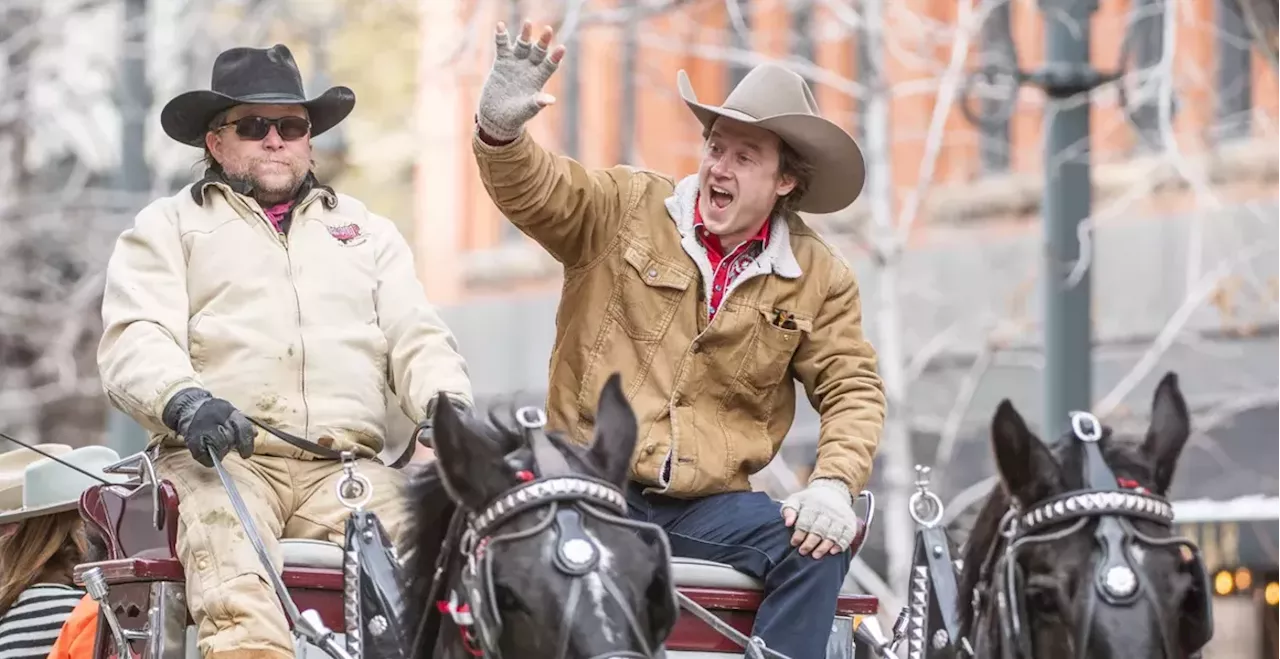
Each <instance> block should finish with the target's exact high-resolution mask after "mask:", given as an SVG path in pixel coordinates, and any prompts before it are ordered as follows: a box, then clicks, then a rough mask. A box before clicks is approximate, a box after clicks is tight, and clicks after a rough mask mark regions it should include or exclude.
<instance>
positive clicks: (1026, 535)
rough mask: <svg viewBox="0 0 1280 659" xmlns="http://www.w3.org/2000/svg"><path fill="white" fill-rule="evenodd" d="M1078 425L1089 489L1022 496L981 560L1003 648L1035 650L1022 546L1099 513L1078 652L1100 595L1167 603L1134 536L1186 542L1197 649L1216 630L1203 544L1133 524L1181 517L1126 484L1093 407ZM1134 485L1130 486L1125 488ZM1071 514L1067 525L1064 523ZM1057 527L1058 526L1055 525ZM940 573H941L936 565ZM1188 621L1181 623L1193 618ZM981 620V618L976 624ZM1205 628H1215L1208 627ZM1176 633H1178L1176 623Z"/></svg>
mask: <svg viewBox="0 0 1280 659" xmlns="http://www.w3.org/2000/svg"><path fill="white" fill-rule="evenodd" d="M1071 426H1072V431H1073V434H1074V436H1075V439H1077V440H1079V441H1080V442H1081V444H1082V446H1083V449H1084V455H1085V464H1084V471H1085V474H1084V476H1085V483H1086V487H1087V488H1088V489H1086V490H1080V491H1074V492H1067V493H1065V494H1062V495H1059V496H1056V497H1054V498H1051V499H1049V500H1047V501H1043V502H1041V503H1039V504H1037V505H1036V506H1035V507H1034V508H1032V509H1030V510H1027V511H1022V510H1019V509H1018V508H1017V506H1016V503H1015V504H1014V505H1013V507H1011V508H1010V510H1009V511H1008V512H1007V513H1006V515H1005V517H1004V520H1003V522H1002V529H1001V534H1002V535H1003V536H1004V538H1005V541H1006V542H1007V543H1008V544H1007V546H1006V547H1005V548H1004V550H1003V552H997V550H996V548H997V546H998V545H999V544H1000V543H998V542H997V543H995V544H993V546H992V551H991V553H990V554H989V555H988V557H987V560H986V562H985V564H984V565H983V566H982V572H981V576H980V580H979V581H980V583H987V584H989V586H990V587H991V589H992V590H993V591H994V592H995V597H996V611H997V615H998V616H999V623H1000V624H999V629H1000V637H1001V643H1000V646H1001V649H1002V652H1001V654H1002V656H1003V657H1004V658H1005V659H1031V657H1032V656H1033V652H1032V647H1031V640H1030V636H1029V632H1030V629H1028V627H1027V625H1026V620H1025V619H1026V615H1027V611H1026V607H1025V603H1024V602H1023V600H1022V597H1021V595H1022V580H1023V575H1022V571H1021V567H1020V565H1019V562H1018V557H1019V552H1020V550H1021V549H1022V548H1023V547H1026V546H1028V545H1032V544H1042V543H1051V542H1054V541H1057V540H1061V539H1063V538H1066V537H1067V536H1070V535H1071V534H1073V533H1076V532H1078V531H1080V530H1081V529H1083V528H1084V527H1085V525H1086V524H1088V522H1089V520H1091V519H1096V520H1097V522H1098V523H1097V526H1096V528H1095V530H1094V534H1093V535H1094V538H1095V540H1096V542H1097V545H1098V547H1099V549H1100V550H1101V554H1100V556H1099V558H1098V559H1097V570H1096V571H1095V573H1096V574H1097V575H1098V576H1097V579H1096V580H1095V582H1094V583H1093V588H1092V589H1090V593H1089V595H1088V599H1087V600H1086V604H1085V607H1086V610H1085V612H1084V613H1085V615H1084V616H1082V617H1081V624H1080V625H1079V626H1078V627H1077V630H1076V633H1077V636H1076V639H1075V650H1076V656H1078V657H1085V656H1087V655H1088V644H1089V636H1090V632H1091V622H1092V619H1093V611H1094V609H1095V608H1096V606H1097V604H1098V602H1099V601H1101V602H1102V603H1104V604H1106V605H1108V606H1112V607H1130V606H1134V605H1136V604H1138V603H1139V602H1141V601H1144V600H1145V601H1146V602H1147V603H1148V605H1150V606H1152V607H1155V608H1156V609H1157V610H1159V609H1160V608H1161V607H1162V606H1164V604H1163V603H1162V602H1160V601H1159V600H1158V598H1157V597H1156V595H1155V593H1154V592H1153V591H1152V590H1151V588H1150V587H1149V586H1148V587H1146V588H1144V587H1143V584H1142V583H1141V581H1140V578H1139V575H1140V572H1139V571H1138V570H1135V569H1134V565H1133V558H1132V553H1131V551H1130V548H1131V547H1132V546H1133V545H1134V543H1135V542H1141V543H1142V544H1145V545H1149V546H1157V547H1175V548H1181V549H1182V552H1183V559H1184V561H1185V562H1186V563H1187V564H1188V565H1189V567H1190V569H1191V572H1192V576H1193V578H1194V580H1195V583H1193V587H1194V588H1195V590H1196V592H1194V593H1192V595H1191V597H1192V599H1191V600H1190V601H1189V602H1187V603H1184V608H1186V609H1189V610H1188V611H1185V613H1186V614H1187V615H1188V616H1190V617H1193V618H1195V620H1193V621H1192V624H1193V625H1194V624H1195V623H1197V622H1199V623H1200V624H1201V625H1202V627H1201V628H1200V631H1199V632H1193V633H1192V634H1191V637H1190V638H1189V639H1187V641H1186V645H1189V646H1191V647H1189V648H1188V650H1190V651H1193V652H1194V651H1195V650H1197V649H1199V648H1200V647H1203V645H1204V644H1205V643H1207V642H1208V635H1211V633H1212V632H1211V630H1212V626H1213V625H1212V608H1211V604H1210V603H1209V599H1208V598H1209V597H1210V595H1209V593H1210V590H1209V583H1208V576H1207V574H1206V572H1205V570H1204V565H1203V562H1202V561H1201V557H1200V551H1199V548H1198V547H1196V545H1195V544H1194V543H1192V542H1191V541H1190V540H1187V539H1185V538H1179V537H1161V538H1156V537H1152V536H1149V535H1147V534H1145V533H1143V532H1141V531H1140V530H1138V529H1137V528H1135V526H1134V525H1133V521H1134V520H1143V521H1146V522H1152V523H1155V524H1158V525H1160V526H1162V527H1164V528H1171V527H1172V525H1173V521H1174V513H1173V507H1172V506H1170V505H1169V503H1168V501H1166V500H1165V499H1164V498H1163V497H1160V496H1157V495H1155V494H1151V493H1148V492H1146V491H1145V490H1142V489H1141V488H1133V487H1132V485H1135V484H1134V483H1132V482H1125V483H1124V484H1122V482H1121V481H1122V479H1118V478H1117V477H1116V475H1115V474H1114V473H1113V472H1112V470H1111V468H1110V467H1109V466H1108V465H1107V463H1106V461H1105V459H1104V457H1103V454H1102V450H1101V448H1100V447H1099V445H1098V442H1099V440H1100V439H1101V438H1102V436H1103V430H1102V425H1101V424H1100V422H1099V421H1098V419H1097V418H1096V417H1094V416H1093V415H1092V414H1089V413H1087V412H1075V413H1073V414H1072V418H1071ZM1125 485H1129V486H1130V488H1125V489H1118V488H1124V487H1125ZM1067 522H1071V524H1070V525H1069V526H1067V527H1064V528H1057V527H1059V526H1060V525H1062V524H1064V523H1067ZM1051 529H1052V530H1051ZM935 575H936V573H935ZM979 604H980V602H979V592H978V591H977V590H975V591H974V603H973V606H974V610H975V614H976V613H977V612H978V611H979V609H980V607H979ZM1186 624H1187V622H1186V621H1183V622H1181V623H1180V627H1181V626H1182V625H1186ZM975 628H976V625H975ZM1205 630H1209V631H1208V633H1207V634H1206V633H1205ZM1173 633H1177V632H1176V630H1175V631H1174V632H1173ZM1161 641H1162V644H1163V650H1164V656H1165V657H1166V658H1167V659H1176V655H1175V654H1174V653H1173V651H1174V644H1173V639H1172V635H1171V632H1170V630H1161Z"/></svg>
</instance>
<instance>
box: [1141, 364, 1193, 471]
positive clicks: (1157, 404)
mask: <svg viewBox="0 0 1280 659" xmlns="http://www.w3.org/2000/svg"><path fill="white" fill-rule="evenodd" d="M1190 435H1191V418H1190V416H1189V415H1188V413H1187V403H1186V401H1185V400H1183V398H1182V392H1181V391H1180V390H1179V389H1178V376H1177V375H1176V374H1175V373H1173V372H1172V371H1170V372H1168V373H1166V374H1165V376H1164V377H1163V378H1161V379H1160V384H1158V385H1156V393H1155V397H1154V399H1153V400H1152V401H1151V425H1150V426H1149V427H1148V428H1147V438H1146V440H1145V441H1144V442H1143V445H1142V449H1143V450H1142V452H1143V453H1144V454H1145V455H1149V456H1151V457H1152V474H1153V482H1152V484H1151V486H1152V488H1153V489H1154V490H1155V492H1156V493H1157V494H1162V495H1163V494H1164V493H1165V491H1167V490H1168V489H1169V484H1170V483H1171V482H1172V481H1173V471H1174V469H1175V468H1176V467H1177V466H1178V457H1179V456H1181V455H1182V449H1183V447H1184V446H1186V444H1187V437H1189V436H1190Z"/></svg>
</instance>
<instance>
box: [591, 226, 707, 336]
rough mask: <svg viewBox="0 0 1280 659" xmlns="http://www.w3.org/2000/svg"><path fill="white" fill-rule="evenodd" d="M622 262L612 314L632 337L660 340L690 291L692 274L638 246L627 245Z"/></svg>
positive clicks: (611, 301)
mask: <svg viewBox="0 0 1280 659" xmlns="http://www.w3.org/2000/svg"><path fill="white" fill-rule="evenodd" d="M623 261H624V263H623V265H622V269H621V272H620V273H619V276H618V278H617V281H616V282H615V285H614V294H613V296H612V299H611V300H610V305H609V313H610V315H611V316H612V317H613V319H614V320H615V321H617V323H618V325H619V327H621V328H622V331H623V332H626V334H627V336H629V337H631V338H632V339H635V340H637V341H658V340H660V339H662V337H663V336H665V335H666V332H667V328H668V327H669V326H670V325H671V320H672V318H673V317H674V316H675V314H676V310H677V309H678V308H679V305H680V301H681V299H683V298H684V296H685V294H686V293H688V291H689V285H690V284H692V283H693V274H692V273H690V272H688V271H686V270H683V269H681V268H679V267H677V266H674V265H671V264H670V263H666V262H664V261H658V260H656V259H654V258H652V257H651V256H650V255H649V254H648V253H646V252H645V251H644V250H642V249H640V248H639V247H637V246H635V245H628V246H627V247H626V251H625V252H624V253H623Z"/></svg>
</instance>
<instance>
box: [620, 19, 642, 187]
mask: <svg viewBox="0 0 1280 659" xmlns="http://www.w3.org/2000/svg"><path fill="white" fill-rule="evenodd" d="M637 13H638V12H636V11H631V12H629V13H628V14H627V22H626V24H625V25H624V27H623V33H622V58H621V62H620V63H619V69H620V70H619V71H618V80H619V81H621V83H622V94H621V96H622V107H621V108H620V112H621V116H620V118H619V121H618V129H619V130H618V155H619V156H620V157H621V158H622V162H624V163H626V164H629V165H634V164H635V163H636V138H635V134H636V57H637V51H638V49H639V39H638V34H637V33H638V31H639V29H640V21H639V18H638V17H637V16H636V14H637Z"/></svg>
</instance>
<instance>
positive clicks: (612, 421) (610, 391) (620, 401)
mask: <svg viewBox="0 0 1280 659" xmlns="http://www.w3.org/2000/svg"><path fill="white" fill-rule="evenodd" d="M636 433H637V429H636V414H635V412H634V411H633V410H632V409H631V404H630V403H628V402H627V397H626V395H625V394H623V393H622V377H621V376H620V375H619V374H618V373H614V374H613V375H610V376H609V379H608V381H606V382H605V383H604V389H602V390H601V391H600V401H599V403H598V404H597V405H596V432H595V439H593V440H592V442H591V450H590V455H591V460H592V462H594V463H595V465H596V466H597V467H599V468H600V470H601V476H603V477H604V478H605V480H608V481H609V482H610V483H614V484H617V485H619V486H622V485H625V484H626V480H627V474H628V473H629V472H630V470H631V454H632V453H633V452H634V451H635V450H636Z"/></svg>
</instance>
